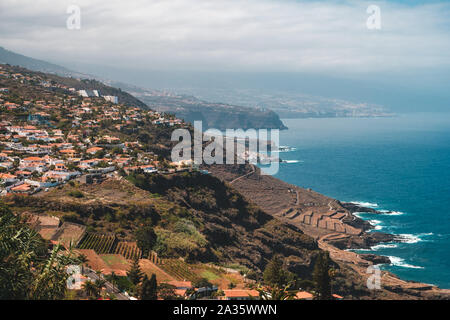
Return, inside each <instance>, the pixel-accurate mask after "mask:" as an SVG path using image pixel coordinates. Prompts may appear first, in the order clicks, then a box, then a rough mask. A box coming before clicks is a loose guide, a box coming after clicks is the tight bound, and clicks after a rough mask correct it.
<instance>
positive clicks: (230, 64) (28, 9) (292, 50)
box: [0, 0, 450, 72]
mask: <svg viewBox="0 0 450 320" xmlns="http://www.w3.org/2000/svg"><path fill="white" fill-rule="evenodd" d="M30 3H31V4H30ZM371 3H373V2H370V3H368V2H364V3H362V2H357V1H347V2H342V1H340V2H335V1H326V2H325V1H317V2H316V1H279V0H278V1H276V0H127V1H123V0H109V1H106V0H103V1H101V0H89V1H88V0H72V1H69V0H54V1H49V0H34V1H33V2H30V1H14V0H2V2H1V3H0V45H3V46H5V47H6V48H8V49H11V50H16V51H20V52H21V53H26V54H28V55H33V56H37V57H40V58H44V59H46V58H47V59H48V60H58V61H64V60H72V61H75V62H91V63H100V64H104V65H105V64H106V65H116V66H121V67H137V68H140V69H160V70H163V69H179V68H181V69H193V70H216V71H219V70H233V71H239V70H248V71H252V70H262V71H327V70H347V71H364V72H366V71H380V70H390V71H392V70H398V71H401V70H409V69H411V68H429V67H431V68H435V67H445V68H447V67H449V66H450V55H449V52H450V41H449V39H450V37H449V36H450V35H449V27H448V26H449V20H450V19H449V18H448V17H449V16H450V15H449V12H450V9H449V8H450V5H448V4H429V5H421V6H404V5H399V4H390V3H387V2H375V3H377V4H378V5H379V6H380V7H381V17H382V29H381V30H380V31H373V30H372V31H371V30H368V29H367V28H366V19H367V17H368V15H367V13H366V8H367V7H368V5H369V4H371ZM70 4H77V5H79V6H80V7H81V11H82V16H81V30H74V31H71V30H67V29H66V18H67V17H68V15H67V14H66V8H67V6H68V5H70Z"/></svg>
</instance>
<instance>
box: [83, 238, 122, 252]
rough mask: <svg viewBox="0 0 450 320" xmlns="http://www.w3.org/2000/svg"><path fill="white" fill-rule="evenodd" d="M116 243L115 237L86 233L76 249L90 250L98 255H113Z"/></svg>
mask: <svg viewBox="0 0 450 320" xmlns="http://www.w3.org/2000/svg"><path fill="white" fill-rule="evenodd" d="M116 242H117V241H116V237H115V236H114V235H112V234H98V233H87V234H86V235H85V236H84V238H83V239H82V240H81V241H80V243H79V245H78V248H79V249H92V250H94V251H95V252H96V253H98V254H105V253H114V252H113V251H114V247H115V245H116Z"/></svg>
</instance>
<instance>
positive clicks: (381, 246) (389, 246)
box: [370, 243, 398, 251]
mask: <svg viewBox="0 0 450 320" xmlns="http://www.w3.org/2000/svg"><path fill="white" fill-rule="evenodd" d="M397 246H398V245H397V244H395V243H382V244H377V245H376V246H373V247H372V248H370V250H373V251H377V250H380V249H393V248H397Z"/></svg>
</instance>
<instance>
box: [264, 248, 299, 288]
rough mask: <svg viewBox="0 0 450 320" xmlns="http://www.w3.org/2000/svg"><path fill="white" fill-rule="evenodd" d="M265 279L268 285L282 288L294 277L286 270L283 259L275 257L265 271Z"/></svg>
mask: <svg viewBox="0 0 450 320" xmlns="http://www.w3.org/2000/svg"><path fill="white" fill-rule="evenodd" d="M263 278H264V283H265V284H266V285H269V286H271V287H278V288H282V287H285V286H286V285H288V283H289V282H290V281H292V279H293V275H292V274H291V273H290V272H289V271H287V270H285V269H284V266H283V261H282V260H281V257H280V256H279V255H275V256H273V257H272V260H270V261H269V263H268V264H267V266H266V268H265V269H264V273H263Z"/></svg>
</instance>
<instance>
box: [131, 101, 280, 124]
mask: <svg viewBox="0 0 450 320" xmlns="http://www.w3.org/2000/svg"><path fill="white" fill-rule="evenodd" d="M136 96H137V97H139V98H140V99H141V100H142V101H144V102H145V103H146V104H147V105H148V106H149V107H151V108H152V109H154V110H157V111H160V112H169V113H173V114H175V115H176V116H177V117H178V118H181V119H184V120H185V121H187V122H190V123H193V122H194V121H202V123H203V128H205V129H208V128H215V129H219V130H226V129H244V130H247V129H251V128H255V129H286V126H285V125H284V124H283V122H282V121H281V120H280V118H279V116H278V115H277V114H276V113H275V112H273V111H271V110H269V109H256V108H248V107H242V106H238V105H231V104H225V103H212V102H206V101H203V100H200V99H197V98H195V97H192V96H186V95H173V94H170V95H159V94H145V93H144V94H142V93H141V94H139V93H138V94H136Z"/></svg>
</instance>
